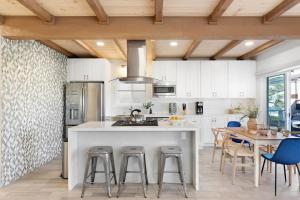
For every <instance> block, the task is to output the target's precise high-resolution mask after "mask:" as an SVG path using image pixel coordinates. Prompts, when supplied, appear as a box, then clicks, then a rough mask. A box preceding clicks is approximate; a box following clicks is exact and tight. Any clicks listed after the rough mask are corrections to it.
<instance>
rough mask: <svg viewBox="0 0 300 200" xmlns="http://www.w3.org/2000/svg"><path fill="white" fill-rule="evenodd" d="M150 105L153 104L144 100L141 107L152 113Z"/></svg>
mask: <svg viewBox="0 0 300 200" xmlns="http://www.w3.org/2000/svg"><path fill="white" fill-rule="evenodd" d="M152 106H154V104H153V103H152V102H151V101H149V102H146V103H144V104H143V107H144V108H145V109H146V110H149V114H152Z"/></svg>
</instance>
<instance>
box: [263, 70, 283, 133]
mask: <svg viewBox="0 0 300 200" xmlns="http://www.w3.org/2000/svg"><path fill="white" fill-rule="evenodd" d="M285 104H286V102H285V75H284V74H280V75H276V76H270V77H268V78H267V118H268V119H267V120H268V125H269V126H276V127H282V128H285V127H286V105H285Z"/></svg>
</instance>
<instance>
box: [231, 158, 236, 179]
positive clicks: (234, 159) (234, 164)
mask: <svg viewBox="0 0 300 200" xmlns="http://www.w3.org/2000/svg"><path fill="white" fill-rule="evenodd" d="M236 162H237V160H236V156H235V157H233V166H232V185H234V181H235V174H236Z"/></svg>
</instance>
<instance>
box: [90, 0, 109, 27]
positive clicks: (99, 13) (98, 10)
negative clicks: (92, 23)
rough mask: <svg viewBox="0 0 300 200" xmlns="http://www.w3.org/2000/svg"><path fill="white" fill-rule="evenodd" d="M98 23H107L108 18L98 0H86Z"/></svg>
mask: <svg viewBox="0 0 300 200" xmlns="http://www.w3.org/2000/svg"><path fill="white" fill-rule="evenodd" d="M87 3H88V4H89V6H90V7H91V9H92V10H93V11H94V13H95V15H96V17H97V19H98V21H99V23H100V24H109V18H108V16H107V14H106V12H105V10H104V9H103V7H102V5H101V3H100V1H99V0H87Z"/></svg>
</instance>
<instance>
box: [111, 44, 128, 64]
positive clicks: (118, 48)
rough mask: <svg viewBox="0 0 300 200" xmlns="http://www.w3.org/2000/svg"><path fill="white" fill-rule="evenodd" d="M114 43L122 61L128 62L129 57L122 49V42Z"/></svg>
mask: <svg viewBox="0 0 300 200" xmlns="http://www.w3.org/2000/svg"><path fill="white" fill-rule="evenodd" d="M113 43H114V45H115V47H116V49H117V51H118V52H119V54H120V56H121V57H122V59H123V60H127V55H126V53H125V51H124V49H123V48H122V46H121V44H120V42H119V41H118V40H116V39H114V40H113Z"/></svg>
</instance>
